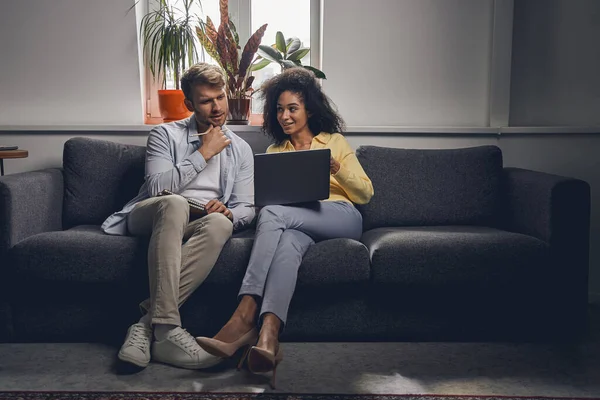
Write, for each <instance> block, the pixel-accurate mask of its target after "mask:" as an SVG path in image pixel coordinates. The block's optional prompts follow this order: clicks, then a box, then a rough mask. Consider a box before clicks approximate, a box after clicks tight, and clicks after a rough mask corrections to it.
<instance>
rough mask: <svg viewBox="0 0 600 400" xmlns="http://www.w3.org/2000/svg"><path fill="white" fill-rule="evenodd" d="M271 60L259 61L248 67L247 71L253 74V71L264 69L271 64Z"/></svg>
mask: <svg viewBox="0 0 600 400" xmlns="http://www.w3.org/2000/svg"><path fill="white" fill-rule="evenodd" d="M271 62H272V61H271V60H267V59H266V58H263V59H261V60H260V61H259V62H257V63H256V64H252V65H251V66H250V69H249V71H250V72H254V71H258V70H261V69H263V68H264V67H266V66H267V65H269V64H271Z"/></svg>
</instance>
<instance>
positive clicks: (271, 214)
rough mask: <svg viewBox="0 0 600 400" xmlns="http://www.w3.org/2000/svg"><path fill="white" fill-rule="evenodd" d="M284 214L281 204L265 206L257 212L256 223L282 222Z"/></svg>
mask: <svg viewBox="0 0 600 400" xmlns="http://www.w3.org/2000/svg"><path fill="white" fill-rule="evenodd" d="M284 215H285V207H283V206H278V205H273V206H265V207H263V208H261V209H260V211H259V212H258V220H257V223H259V224H260V223H268V222H283V220H284Z"/></svg>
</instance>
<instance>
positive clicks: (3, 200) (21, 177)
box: [0, 168, 64, 257]
mask: <svg viewBox="0 0 600 400" xmlns="http://www.w3.org/2000/svg"><path fill="white" fill-rule="evenodd" d="M63 188H64V184H63V174H62V170H61V169H60V168H49V169H44V170H39V171H31V172H23V173H19V174H11V175H6V176H2V177H0V257H4V256H5V254H6V252H7V251H8V249H10V248H11V247H12V246H14V245H15V244H16V243H18V242H19V241H21V240H23V239H25V238H27V237H29V236H32V235H35V234H37V233H42V232H49V231H56V230H62V207H63V193H64V189H63Z"/></svg>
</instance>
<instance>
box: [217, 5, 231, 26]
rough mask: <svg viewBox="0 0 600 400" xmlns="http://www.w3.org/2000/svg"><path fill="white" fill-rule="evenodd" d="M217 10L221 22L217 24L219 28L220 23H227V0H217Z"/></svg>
mask: <svg viewBox="0 0 600 400" xmlns="http://www.w3.org/2000/svg"><path fill="white" fill-rule="evenodd" d="M219 11H220V12H221V23H220V24H219V28H221V26H222V25H225V26H227V25H229V0H219Z"/></svg>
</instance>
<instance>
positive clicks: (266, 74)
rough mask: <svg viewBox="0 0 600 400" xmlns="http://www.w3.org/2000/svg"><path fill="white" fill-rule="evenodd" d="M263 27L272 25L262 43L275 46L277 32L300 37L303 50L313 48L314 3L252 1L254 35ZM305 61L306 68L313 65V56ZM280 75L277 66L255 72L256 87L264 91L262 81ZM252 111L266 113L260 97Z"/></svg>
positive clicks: (286, 36) (299, 0)
mask: <svg viewBox="0 0 600 400" xmlns="http://www.w3.org/2000/svg"><path fill="white" fill-rule="evenodd" d="M263 24H269V25H268V27H267V30H266V31H265V35H264V36H263V39H262V41H261V44H264V45H267V46H270V45H272V44H273V43H275V35H276V34H277V31H281V33H283V36H285V38H286V39H288V38H290V37H297V38H298V39H300V41H301V42H302V47H310V0H252V9H251V29H252V32H251V33H254V32H255V31H256V30H257V29H258V28H260V27H261V26H262V25H263ZM301 61H302V64H303V65H310V53H309V54H307V55H306V56H305V57H304V58H302V60H301ZM280 72H281V67H280V66H279V64H276V63H271V64H269V65H268V66H267V67H265V68H263V69H261V70H259V71H256V72H254V73H253V74H254V76H255V78H254V84H253V85H252V87H254V88H255V89H258V88H260V86H261V84H262V82H264V81H265V80H266V79H269V78H270V77H272V76H274V75H275V74H278V73H280ZM252 112H253V113H262V102H261V101H260V100H259V99H258V96H255V98H254V99H253V100H252Z"/></svg>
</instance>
